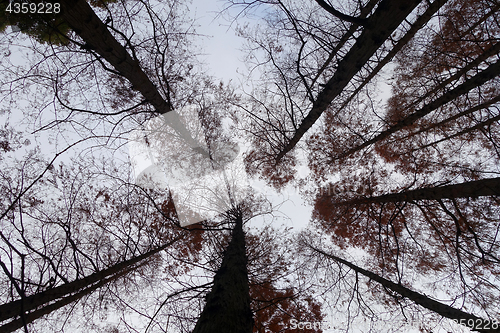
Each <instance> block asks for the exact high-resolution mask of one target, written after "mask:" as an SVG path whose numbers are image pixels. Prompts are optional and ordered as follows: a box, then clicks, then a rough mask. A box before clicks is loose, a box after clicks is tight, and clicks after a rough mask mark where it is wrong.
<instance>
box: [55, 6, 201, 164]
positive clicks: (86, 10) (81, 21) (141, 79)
mask: <svg viewBox="0 0 500 333" xmlns="http://www.w3.org/2000/svg"><path fill="white" fill-rule="evenodd" d="M61 13H62V17H63V18H64V20H66V22H67V23H68V25H69V26H70V27H71V29H73V30H74V31H75V33H77V34H78V35H79V36H80V37H81V38H82V39H83V40H84V41H85V43H86V44H87V46H88V48H90V49H92V50H94V51H95V52H97V53H98V54H99V55H101V56H102V57H103V58H104V59H105V60H106V61H107V62H109V63H110V64H111V65H112V66H113V67H114V68H115V69H116V70H117V71H118V72H119V73H120V74H121V75H122V76H123V77H125V78H126V79H127V80H128V81H129V82H130V83H131V84H132V87H133V88H134V89H136V90H137V91H139V92H140V93H141V94H142V95H143V96H144V98H145V99H146V100H147V101H148V102H149V103H150V104H151V105H152V106H153V107H154V108H155V111H156V112H157V113H159V114H165V113H168V112H170V111H173V106H172V105H171V103H170V101H166V100H165V99H164V98H163V96H162V95H161V94H160V92H159V91H158V89H157V88H156V86H155V85H154V83H153V82H151V80H150V79H149V77H148V76H147V75H146V73H144V71H143V70H142V68H141V66H140V64H139V62H138V61H137V60H136V59H133V58H132V57H131V56H130V54H129V53H128V52H127V49H125V47H123V45H121V44H120V43H119V42H118V41H117V40H116V38H115V37H114V36H113V35H112V34H111V33H110V32H109V30H108V28H107V27H106V25H105V24H104V23H102V21H101V20H100V19H99V17H98V16H97V15H96V14H95V13H94V11H93V10H92V8H91V7H90V6H89V4H88V3H87V2H86V1H85V0H62V1H61ZM168 121H169V123H170V125H171V127H172V128H173V129H174V130H175V131H176V132H177V134H178V135H179V136H180V137H181V138H183V139H184V141H185V142H186V143H188V144H189V146H190V147H191V148H193V150H194V151H196V152H198V153H200V154H202V155H203V156H210V155H209V153H208V152H207V151H205V149H204V148H203V145H201V144H200V143H199V142H197V140H195V139H194V138H193V137H192V135H191V133H190V132H189V130H188V129H187V128H186V127H185V126H184V124H183V123H182V122H181V120H180V119H179V116H178V114H177V113H175V112H173V113H171V114H170V113H169V118H168Z"/></svg>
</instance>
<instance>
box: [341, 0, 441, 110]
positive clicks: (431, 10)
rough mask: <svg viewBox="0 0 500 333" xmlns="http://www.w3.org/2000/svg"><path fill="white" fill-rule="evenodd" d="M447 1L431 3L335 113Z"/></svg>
mask: <svg viewBox="0 0 500 333" xmlns="http://www.w3.org/2000/svg"><path fill="white" fill-rule="evenodd" d="M446 2H447V0H436V1H434V2H433V3H432V4H430V6H429V8H427V10H426V11H425V12H424V13H423V14H422V15H420V16H419V17H418V18H417V19H416V20H415V22H414V23H413V24H412V26H411V28H410V29H409V30H408V31H407V32H406V34H405V35H404V36H403V37H402V38H401V39H400V40H398V42H397V44H396V45H394V47H393V48H392V49H391V51H389V53H387V55H386V56H385V57H384V59H382V60H380V61H379V62H378V64H377V66H376V67H375V68H374V69H373V70H372V71H371V72H370V74H369V75H368V76H367V77H366V78H364V79H363V82H361V84H360V85H359V86H358V87H357V88H356V89H355V90H354V91H353V93H352V94H351V95H350V96H349V98H347V99H346V100H345V101H344V102H343V103H342V105H341V106H340V107H338V108H337V111H335V113H337V112H340V111H342V110H343V109H344V108H345V107H346V106H347V105H348V104H349V103H350V102H351V101H352V100H353V99H354V98H355V97H356V96H357V95H358V93H359V92H360V91H361V89H363V87H365V86H366V85H367V84H368V83H369V82H370V81H371V79H373V78H374V77H375V75H377V74H378V73H379V72H380V70H381V69H382V68H384V66H385V65H387V64H388V63H389V61H391V60H392V58H394V57H395V56H396V54H397V53H398V52H399V51H400V50H401V49H402V48H403V47H404V46H405V45H406V44H408V42H409V41H410V40H411V39H412V38H413V37H414V36H415V34H416V33H417V32H418V31H419V30H420V29H421V28H422V27H423V26H424V25H425V24H426V23H427V22H429V20H430V19H431V18H432V16H433V15H434V14H435V13H436V12H437V11H438V10H439V9H440V8H441V7H443V5H444V4H445V3H446Z"/></svg>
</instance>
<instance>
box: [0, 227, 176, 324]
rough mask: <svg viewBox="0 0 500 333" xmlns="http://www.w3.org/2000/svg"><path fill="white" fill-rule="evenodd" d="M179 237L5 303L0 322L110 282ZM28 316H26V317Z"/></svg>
mask: <svg viewBox="0 0 500 333" xmlns="http://www.w3.org/2000/svg"><path fill="white" fill-rule="evenodd" d="M179 239H180V237H178V238H175V239H174V240H172V241H171V242H169V243H167V244H165V245H163V246H161V247H159V248H157V249H154V250H152V251H149V252H146V253H144V254H142V255H140V256H137V257H134V258H131V259H129V260H126V261H123V262H120V263H118V264H116V265H113V266H111V267H109V268H107V269H105V270H102V271H99V272H96V273H93V274H91V275H89V276H86V277H84V278H81V279H78V280H75V281H72V282H70V283H65V284H63V285H60V286H58V287H54V288H51V289H48V290H44V291H42V292H40V293H37V294H34V295H31V296H27V297H26V298H24V299H20V300H16V301H12V302H9V303H5V304H2V305H0V321H3V320H6V319H8V318H13V317H15V316H18V315H21V311H23V312H28V311H30V310H34V309H36V308H37V307H39V306H41V305H44V304H48V303H49V302H52V301H55V300H58V299H60V298H62V297H64V296H67V295H70V294H72V293H76V292H78V291H80V290H83V289H84V288H89V287H92V285H94V284H95V283H97V284H99V283H100V282H101V281H103V280H106V279H108V280H112V279H113V278H115V277H116V276H119V274H120V273H121V272H122V271H123V270H130V269H131V268H132V269H133V268H135V267H136V266H134V265H136V264H138V263H139V262H140V261H142V260H144V259H147V258H149V257H151V256H152V255H154V254H156V253H158V252H160V251H162V250H164V249H165V248H167V247H168V246H170V245H172V244H173V243H175V242H176V241H178V240H179ZM27 316H28V315H27Z"/></svg>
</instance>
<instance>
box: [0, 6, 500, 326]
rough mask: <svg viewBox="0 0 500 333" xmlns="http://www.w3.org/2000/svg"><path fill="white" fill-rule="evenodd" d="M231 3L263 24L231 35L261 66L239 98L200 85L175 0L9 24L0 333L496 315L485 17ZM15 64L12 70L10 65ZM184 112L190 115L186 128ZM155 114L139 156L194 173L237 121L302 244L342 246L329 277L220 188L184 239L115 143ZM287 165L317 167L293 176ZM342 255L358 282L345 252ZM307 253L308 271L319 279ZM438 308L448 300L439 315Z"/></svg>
mask: <svg viewBox="0 0 500 333" xmlns="http://www.w3.org/2000/svg"><path fill="white" fill-rule="evenodd" d="M231 3H233V4H236V2H234V1H232V2H231ZM243 4H244V5H245V6H247V7H246V8H247V9H248V10H249V11H251V9H252V8H256V7H254V6H267V7H264V8H267V9H269V11H268V12H267V13H269V15H267V14H266V15H267V16H265V17H264V18H263V21H264V23H265V25H264V26H263V28H262V29H260V30H259V28H255V29H254V28H253V27H252V26H251V25H249V26H247V27H245V28H240V29H239V33H240V34H241V35H242V36H243V37H245V38H247V40H248V41H249V46H250V47H251V48H252V52H251V53H250V55H249V56H250V57H249V63H251V64H256V66H255V68H253V69H255V70H256V71H258V70H260V71H261V72H260V74H261V77H260V80H258V81H257V80H256V81H253V82H252V83H253V85H254V86H255V87H256V88H255V89H254V91H252V92H251V93H250V94H246V97H245V96H238V94H237V93H235V90H234V89H233V88H231V87H228V86H225V85H223V84H217V83H216V82H215V80H214V79H213V78H210V77H208V76H207V75H205V74H204V73H203V69H202V68H201V67H202V66H199V64H198V61H197V59H196V52H197V51H196V46H195V44H194V43H193V37H194V36H195V35H196V32H195V31H194V29H193V25H192V22H191V21H190V20H189V19H187V18H186V16H184V13H183V12H182V8H188V5H187V4H184V2H182V1H170V0H169V1H148V0H141V1H133V2H130V1H122V2H112V1H89V2H87V1H83V0H78V1H69V0H68V1H63V2H61V12H60V13H59V15H54V16H53V17H42V16H40V15H27V16H22V15H21V16H19V15H14V14H7V13H4V12H3V14H2V19H3V21H2V22H0V23H1V28H2V29H3V31H5V34H3V35H2V36H1V38H2V39H3V41H5V43H0V44H2V46H1V47H2V54H3V55H4V58H2V61H1V62H0V65H1V66H2V76H1V85H0V90H1V91H2V95H3V96H2V99H1V100H0V103H1V105H2V107H1V109H0V110H7V109H10V110H18V111H19V112H20V113H22V124H19V123H16V122H15V119H16V117H15V116H14V112H12V114H11V113H9V112H3V111H1V112H3V113H1V114H0V116H1V117H3V118H2V119H5V122H6V126H5V127H4V128H3V129H2V130H1V131H0V153H1V155H0V164H2V167H1V168H0V169H1V172H0V177H1V183H0V191H1V193H2V194H3V196H2V198H3V199H2V203H1V205H0V207H1V210H2V214H1V215H0V217H1V223H2V234H1V235H2V237H1V238H2V240H1V245H0V250H1V251H2V252H1V254H0V256H1V258H0V259H1V264H2V271H3V275H1V278H0V284H1V285H2V287H4V288H0V290H2V291H1V292H0V297H1V298H2V302H3V303H5V304H6V305H4V306H0V310H2V309H5V308H7V307H9V308H15V313H10V314H9V313H7V312H2V313H3V314H1V315H0V318H3V319H4V320H5V321H7V320H10V322H8V323H4V326H3V329H4V330H7V329H8V327H9V326H10V327H11V328H24V329H25V331H28V330H30V329H31V328H32V327H33V328H34V329H35V330H36V329H37V328H39V327H41V328H42V329H40V330H51V331H62V330H64V328H67V330H72V328H73V327H71V326H68V325H75V326H76V325H79V323H78V322H79V321H80V322H81V327H82V328H81V329H88V330H92V331H103V332H109V331H114V332H116V331H120V330H144V331H146V332H150V331H156V330H158V331H171V330H173V331H179V332H190V331H192V330H193V329H194V330H195V332H197V331H200V332H204V331H214V330H217V331H221V330H233V331H240V330H241V331H245V332H249V331H250V330H253V331H254V332H266V331H289V330H293V328H292V327H290V324H291V323H292V322H295V321H296V322H311V323H312V322H314V323H321V322H322V321H323V319H324V318H325V317H326V314H325V312H324V310H325V309H329V310H331V309H334V308H341V307H342V306H343V305H342V304H343V303H342V302H345V304H347V309H348V311H347V312H345V313H347V315H345V314H343V316H344V317H343V318H345V316H347V319H346V320H347V324H346V326H343V327H341V328H342V329H344V330H349V329H351V327H350V326H349V325H351V321H350V320H351V319H352V318H351V315H353V314H352V313H351V312H350V309H351V308H352V307H351V304H358V310H359V311H358V314H363V315H364V316H366V318H372V319H374V318H376V315H375V313H377V310H379V309H389V311H388V313H391V314H397V313H398V312H400V314H401V315H402V316H405V315H406V314H408V312H410V315H413V314H414V313H415V314H417V315H418V314H420V312H421V311H422V309H420V308H419V306H417V305H411V302H410V301H408V299H412V300H413V301H415V302H416V303H418V304H420V305H422V306H424V308H427V309H428V310H431V311H433V312H435V318H437V317H438V316H444V317H446V318H454V319H465V318H467V319H473V320H480V319H481V318H494V317H495V316H497V315H498V310H497V309H498V299H500V297H499V295H500V288H499V287H498V284H497V283H496V281H495V279H496V277H497V276H498V274H499V271H498V262H499V258H500V255H499V253H498V249H499V244H498V230H499V229H498V219H497V215H498V207H499V202H498V194H499V189H498V179H497V178H496V177H497V176H498V174H499V171H498V163H497V162H498V157H500V153H499V152H500V150H499V149H498V148H499V145H498V133H499V132H498V131H499V128H498V119H499V118H498V117H499V115H498V98H499V97H498V96H499V94H498V89H497V83H498V82H497V81H498V70H499V68H500V67H498V66H499V65H498V59H497V58H498V55H499V53H498V51H499V50H500V49H499V46H498V43H497V42H496V41H497V40H498V34H499V33H500V28H499V26H498V22H499V20H498V19H499V17H498V13H499V9H500V7H499V6H498V4H496V3H493V2H491V1H489V0H474V1H462V0H453V1H452V0H450V1H441V0H435V1H432V2H430V1H426V2H422V1H412V2H405V3H404V4H402V3H401V2H397V1H395V0H381V1H377V0H369V1H342V2H333V1H320V0H316V1H310V2H297V1H293V0H286V1H281V0H279V1H265V2H264V1H257V2H250V3H249V2H244V3H243ZM257 8H259V9H260V8H263V7H257ZM261 13H262V11H259V15H260V14H261ZM7 25H17V26H18V27H19V28H20V29H21V32H22V33H26V34H28V36H29V37H26V36H25V35H23V34H16V33H9V32H7V30H5V27H6V26H7ZM26 38H29V39H26ZM16 50H17V51H19V50H22V52H16ZM12 51H14V52H16V54H18V53H19V54H21V53H22V54H23V55H24V54H26V56H27V57H28V61H27V62H26V64H18V63H16V61H14V60H9V54H10V53H12ZM195 51H196V52H195ZM251 56H253V57H255V58H251ZM389 74H392V75H393V77H392V78H390V79H389V78H388V79H385V77H387V76H389ZM384 81H390V82H391V83H393V91H392V97H391V98H390V99H389V100H388V102H387V105H383V103H384V102H383V101H380V98H379V96H377V84H378V83H380V82H384ZM28 97H30V98H28ZM26 100H27V101H28V102H26V104H24V103H25V101H26ZM188 106H189V108H190V109H191V110H195V112H193V114H190V115H187V114H182V112H183V110H186V109H187V108H186V107H188ZM236 110H240V111H241V112H236ZM229 116H231V120H232V124H229V123H230V122H229V120H228V118H229ZM189 117H192V118H189ZM226 117H228V118H226ZM163 119H165V120H166V121H167V122H168V119H170V125H171V127H172V128H173V129H172V130H171V132H172V133H171V132H169V133H166V131H163V130H160V131H159V135H160V136H162V135H164V136H165V138H170V137H173V138H174V139H171V140H167V139H165V138H164V139H165V140H163V141H162V140H159V142H160V144H158V143H155V142H153V141H152V140H150V139H151V138H152V137H148V136H146V137H145V138H144V140H143V141H144V142H145V146H147V147H148V148H145V149H146V150H148V152H149V151H150V150H151V149H152V147H153V146H155V145H156V146H160V148H162V149H164V150H167V151H166V152H164V156H163V157H164V160H168V159H170V160H171V161H173V163H174V164H175V163H177V162H178V164H179V165H181V164H182V163H180V162H181V161H182V162H184V161H193V160H196V159H198V160H200V159H203V161H205V162H207V163H205V164H204V165H209V166H210V168H207V170H208V169H209V170H212V169H214V168H215V169H217V168H219V170H220V169H221V164H224V163H219V162H220V161H218V159H219V157H220V156H219V155H218V154H219V153H220V152H221V150H220V147H221V146H225V145H227V146H228V147H233V148H234V147H235V145H233V144H232V140H233V137H232V135H230V134H229V133H231V131H232V132H234V133H236V131H235V127H236V126H239V129H241V130H243V131H245V132H246V133H247V134H249V136H248V142H250V143H251V148H250V150H249V151H248V152H247V154H246V167H247V171H248V173H250V174H255V175H260V176H262V177H263V178H264V179H265V180H266V181H267V183H268V184H270V185H273V186H274V187H276V188H278V189H279V188H284V186H285V185H286V184H288V183H290V182H293V181H294V180H295V181H296V182H295V183H294V185H297V186H302V187H301V189H302V193H303V194H304V195H305V197H306V198H307V199H308V200H310V202H311V203H313V204H314V205H315V207H314V211H313V219H312V223H311V224H310V226H309V228H310V229H311V230H312V232H316V236H315V237H316V238H315V240H317V241H318V242H319V241H320V240H325V242H327V244H328V247H327V248H329V249H330V248H331V249H332V251H328V252H333V251H335V250H337V251H338V252H340V253H342V254H339V255H336V256H335V257H334V261H335V262H336V264H334V265H337V266H336V268H338V271H336V272H335V274H336V275H332V276H331V278H332V279H331V280H330V279H329V278H330V277H329V276H328V274H329V272H331V270H328V269H329V268H328V265H330V266H332V265H331V264H327V263H326V260H323V259H322V257H323V255H321V256H319V255H318V253H317V252H313V253H309V254H307V255H303V253H301V251H300V247H301V246H302V245H303V244H302V245H301V244H300V242H298V241H296V239H295V238H294V237H293V232H292V231H291V230H290V229H286V228H285V229H283V230H280V229H278V228H274V227H273V226H270V225H266V226H265V227H262V228H260V229H258V230H257V231H254V230H252V229H251V228H250V227H249V223H248V221H249V220H250V219H251V218H253V217H254V216H255V215H265V214H269V215H271V216H272V215H273V214H274V213H273V209H272V208H269V206H268V204H266V203H264V201H263V200H262V199H261V198H258V197H257V196H256V195H255V194H252V193H251V192H249V196H248V197H247V198H245V200H242V201H241V202H239V203H236V201H237V200H235V198H234V196H232V193H233V192H232V191H231V186H230V185H231V184H229V182H227V183H225V185H226V188H229V190H228V191H227V192H228V193H227V194H228V195H227V197H228V198H229V203H230V205H229V206H231V208H230V209H229V210H228V212H226V213H223V214H220V215H217V216H214V217H213V218H210V219H206V220H205V221H202V222H201V223H198V224H195V225H193V226H191V227H189V228H184V227H181V226H180V223H179V220H178V219H177V216H176V214H175V213H176V210H177V213H178V215H180V214H185V215H193V216H195V215H196V212H194V211H182V210H181V209H176V208H178V207H174V204H173V198H174V197H175V195H176V193H175V191H172V193H170V194H169V193H168V191H166V190H165V189H163V188H162V189H157V188H153V189H150V188H145V187H143V188H142V187H141V186H138V184H139V183H134V181H135V179H133V178H134V177H131V174H132V172H131V171H132V169H133V166H132V165H131V163H130V162H129V160H128V155H127V153H128V152H127V151H125V149H124V147H125V144H126V143H127V142H128V141H131V139H130V138H131V137H132V136H133V135H135V134H137V133H142V132H144V133H146V130H148V129H149V127H148V126H149V124H151V123H154V122H155V121H156V120H159V121H163ZM187 119H194V120H195V121H189V120H187ZM10 122H14V124H11V123H10ZM193 123H196V124H201V125H202V126H200V128H203V130H202V131H201V132H199V133H194V131H193V128H194V127H195V126H194V125H193ZM230 126H233V127H230ZM228 127H229V128H230V131H227V128H228ZM14 129H15V130H16V131H21V132H24V134H21V133H17V132H16V131H15V130H14ZM141 131H142V132H141ZM27 133H34V135H32V136H29V134H27ZM167 134H168V135H170V134H172V135H173V136H168V135H167ZM231 134H233V133H231ZM306 134H311V136H310V137H307V135H306ZM22 135H26V136H29V138H30V140H31V142H33V143H30V142H29V141H23V140H24V138H23V137H22ZM129 139H130V140H129ZM245 139H246V138H245ZM304 139H305V140H304ZM42 142H43V143H44V144H45V145H42ZM300 142H303V143H304V144H303V145H300V144H299V143H300ZM42 147H43V148H42ZM298 147H300V148H302V147H304V149H303V150H299V149H297V148H298ZM52 148H54V149H53V152H50V153H47V152H46V150H47V149H52ZM182 154H184V155H186V156H187V158H185V159H183V158H181V157H182V156H181V155H182ZM228 155H231V154H228ZM302 157H305V158H307V159H308V162H309V166H310V168H311V170H312V174H310V175H309V176H308V177H306V178H303V179H296V176H297V174H298V169H299V167H301V166H302V165H301V164H303V163H305V161H304V159H303V158H302ZM63 158H64V159H65V160H64V163H61V162H58V161H60V159H63ZM221 160H223V158H222V159H221ZM227 160H229V159H227ZM159 164H160V163H159ZM214 166H215V167H214ZM165 168H166V167H165ZM193 168H194V167H193ZM181 169H182V168H181ZM207 170H200V172H199V173H197V172H195V171H197V170H189V171H193V172H191V173H189V174H191V175H194V174H197V175H198V174H205V173H206V171H207ZM181 171H182V170H181ZM148 176H150V174H146V176H145V177H146V178H147V177H148ZM226 176H227V174H226ZM151 178H152V177H151ZM192 178H195V177H192ZM225 179H226V181H228V180H227V177H226V178H225ZM151 180H153V179H151ZM190 181H192V179H190ZM325 185H326V187H327V190H326V191H325ZM214 189H215V188H210V190H214ZM330 190H333V191H330ZM213 208H214V210H215V207H213ZM199 220H200V219H198V221H199ZM274 223H275V220H273V222H272V224H274ZM291 235H292V236H291ZM178 238H180V239H178ZM177 239H178V240H177ZM174 240H175V245H174V246H169V247H165V245H166V244H169V243H171V242H172V241H174ZM292 240H294V241H292ZM311 244H313V243H311ZM319 248H320V247H316V249H319ZM160 249H162V250H160ZM156 251H159V252H156ZM325 253H326V252H325ZM350 253H356V254H359V257H360V258H355V259H360V261H364V264H363V265H362V266H363V267H365V268H364V269H362V268H360V267H359V266H356V265H357V264H356V265H354V263H355V262H358V261H357V260H349V261H348V260H344V259H342V258H348V257H349V254H350ZM297 254H300V255H297ZM302 255H303V256H302ZM305 256H310V258H316V259H317V261H316V263H318V266H317V267H314V269H316V268H318V272H317V273H318V276H319V277H318V278H316V276H312V275H311V274H310V273H308V272H310V271H311V270H307V269H306V267H307V266H309V265H310V266H313V264H314V262H309V261H308V260H307V258H305ZM361 257H363V258H364V259H361ZM138 258H141V260H140V261H139V259H138ZM143 263H144V264H143ZM322 265H324V266H322ZM325 267H327V268H326V269H324V268H325ZM346 267H348V268H349V269H353V270H354V271H355V272H356V274H355V276H354V277H352V278H351V277H348V276H347V275H346ZM330 268H331V267H330ZM368 269H369V271H368ZM358 273H359V274H361V275H363V274H365V275H368V276H370V277H371V278H373V279H374V281H378V282H380V283H373V282H369V283H370V285H369V286H367V287H366V288H370V287H373V291H374V292H373V293H369V292H363V288H365V287H364V286H361V284H360V283H359V282H360V281H359V279H358V275H359V274H358ZM417 280H421V281H422V282H420V283H416V281H417ZM327 281H330V282H331V283H326V282H327ZM392 281H397V282H392ZM403 286H405V287H403ZM408 286H412V289H413V290H425V289H428V290H429V291H430V296H426V295H424V294H423V293H422V292H420V291H419V293H417V292H416V291H413V290H410V289H409V288H408ZM351 287H353V288H352V289H351ZM366 288H365V290H366ZM383 289H385V290H386V291H387V293H385V294H384V293H377V292H375V291H377V290H383ZM351 290H352V292H351ZM345 291H349V292H348V293H345ZM334 292H337V293H338V295H337V296H338V297H334V298H332V299H329V298H328V297H327V295H331V293H334ZM438 292H442V294H440V295H438ZM342 293H344V294H345V296H342V295H340V294H342ZM48 295H52V296H50V297H49V296H48ZM442 295H444V297H445V298H448V299H449V302H448V303H447V302H445V301H443V302H441V303H442V304H441V303H439V302H436V301H434V300H433V298H434V299H439V298H440V297H441V296H442ZM404 298H406V300H405V299H404ZM29 302H32V303H29ZM364 302H366V303H365V304H363V303H364ZM445 303H447V304H445ZM29 304H32V305H29ZM367 304H369V305H367ZM221 309H223V310H221ZM407 309H411V310H407ZM443 309H444V310H443ZM455 310H456V311H455ZM2 311H4V310H2ZM5 311H6V310H5ZM413 311H414V313H413ZM457 311H462V312H457ZM450 313H451V314H450ZM453 313H454V314H453ZM471 313H474V314H476V315H477V317H474V316H472V315H470V314H471ZM2 316H3V317H2ZM16 316H17V317H16ZM252 317H253V327H252ZM35 318H36V320H34V319H35ZM97 318H99V319H97ZM104 318H108V319H109V324H108V323H106V320H105V319H104ZM65 319H71V320H65ZM292 320H293V321H292ZM391 320H392V318H391ZM341 322H342V320H339V321H338V322H336V323H335V325H337V326H338V325H341ZM68 327H69V328H68ZM311 327H312V326H311ZM372 330H373V331H374V330H376V328H372ZM306 331H314V330H313V328H307V330H306Z"/></svg>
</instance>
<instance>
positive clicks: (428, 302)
mask: <svg viewBox="0 0 500 333" xmlns="http://www.w3.org/2000/svg"><path fill="white" fill-rule="evenodd" d="M306 245H307V246H308V247H309V248H311V249H312V250H314V251H316V252H318V253H321V254H322V255H324V256H326V257H328V258H331V259H333V260H335V261H337V262H339V263H341V264H343V265H346V266H347V267H349V268H351V269H352V270H354V271H355V272H357V273H360V274H363V275H364V276H366V277H367V278H369V279H371V280H373V281H377V282H378V283H380V284H381V285H383V286H384V287H386V288H388V289H390V290H392V291H394V292H396V293H398V294H400V295H401V296H403V297H405V298H408V299H409V300H411V301H413V302H414V303H416V304H418V305H420V306H422V307H424V308H426V309H428V310H431V311H433V312H435V313H437V314H439V315H441V316H443V317H446V318H449V319H453V320H455V321H458V322H460V321H461V320H462V322H463V321H464V320H465V323H463V325H466V326H467V321H470V322H471V323H473V325H469V326H468V327H469V328H470V327H473V328H472V329H473V330H474V331H477V332H490V333H494V332H500V329H493V328H491V324H490V325H489V328H490V329H484V328H485V324H486V323H491V321H489V320H485V319H483V318H480V317H477V316H475V315H473V314H470V313H467V312H464V311H461V310H458V309H455V308H453V307H451V306H449V305H446V304H443V303H440V302H438V301H435V300H433V299H431V298H429V297H428V296H426V295H422V294H420V293H418V292H415V291H413V290H410V289H408V288H406V287H404V286H402V285H401V284H396V283H394V282H392V281H389V280H387V279H385V278H383V277H381V276H380V275H377V274H375V273H373V272H370V271H367V270H365V269H362V268H360V267H358V266H356V265H354V264H353V263H351V262H349V261H346V260H344V259H342V258H339V257H336V256H334V255H332V254H329V253H326V252H324V251H322V250H320V249H318V248H316V247H314V246H311V245H309V244H306Z"/></svg>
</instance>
